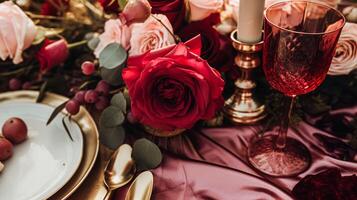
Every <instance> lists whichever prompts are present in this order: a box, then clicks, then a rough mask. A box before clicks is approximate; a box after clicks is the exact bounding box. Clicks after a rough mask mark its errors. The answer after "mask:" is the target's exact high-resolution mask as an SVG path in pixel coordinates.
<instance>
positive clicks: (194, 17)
mask: <svg viewBox="0 0 357 200" xmlns="http://www.w3.org/2000/svg"><path fill="white" fill-rule="evenodd" d="M188 3H189V6H190V21H199V20H203V19H205V18H206V17H208V16H210V15H211V14H212V13H215V12H218V10H219V9H221V8H222V6H223V0H211V1H207V0H188Z"/></svg>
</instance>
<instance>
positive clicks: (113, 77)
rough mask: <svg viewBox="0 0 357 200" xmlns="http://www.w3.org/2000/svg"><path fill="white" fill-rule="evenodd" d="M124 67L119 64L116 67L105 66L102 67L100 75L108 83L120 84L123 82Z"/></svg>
mask: <svg viewBox="0 0 357 200" xmlns="http://www.w3.org/2000/svg"><path fill="white" fill-rule="evenodd" d="M122 69H123V67H121V66H119V67H117V68H116V69H106V68H104V67H101V68H100V76H101V77H102V79H103V80H105V81H106V82H107V83H108V84H110V85H113V86H119V85H122V84H123V79H122V77H121V71H122Z"/></svg>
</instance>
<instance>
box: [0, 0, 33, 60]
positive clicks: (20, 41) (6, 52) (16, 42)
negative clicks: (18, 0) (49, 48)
mask: <svg viewBox="0 0 357 200" xmlns="http://www.w3.org/2000/svg"><path fill="white" fill-rule="evenodd" d="M35 37H36V26H35V24H34V23H33V22H32V21H31V19H30V18H29V17H27V15H26V14H25V13H24V12H23V11H22V10H21V9H20V8H19V7H18V6H17V5H15V4H14V3H12V2H11V1H5V2H3V3H1V4H0V58H1V59H2V60H6V59H7V58H10V59H12V62H13V63H14V64H18V63H20V62H22V61H23V59H22V52H23V51H24V50H25V49H27V48H28V47H30V46H31V43H32V41H33V40H34V39H35Z"/></svg>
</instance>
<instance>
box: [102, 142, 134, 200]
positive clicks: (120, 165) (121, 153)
mask: <svg viewBox="0 0 357 200" xmlns="http://www.w3.org/2000/svg"><path fill="white" fill-rule="evenodd" d="M131 152H132V148H131V146H129V145H127V144H123V145H121V146H120V147H119V149H118V150H117V151H116V152H115V153H114V154H113V156H112V158H111V159H110V161H109V163H108V165H107V166H106V167H105V169H104V183H105V185H106V186H107V188H108V190H109V191H108V192H107V194H106V195H105V197H104V199H108V198H109V196H110V194H111V192H112V191H113V190H115V189H118V188H120V187H122V186H124V185H125V184H127V183H128V182H129V181H130V180H131V179H132V178H133V176H134V174H135V171H136V168H135V164H134V160H133V159H132V158H131Z"/></svg>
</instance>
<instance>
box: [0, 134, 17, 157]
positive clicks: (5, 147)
mask: <svg viewBox="0 0 357 200" xmlns="http://www.w3.org/2000/svg"><path fill="white" fill-rule="evenodd" d="M13 148H14V146H13V145H12V144H11V142H10V141H9V140H7V139H5V138H1V137H0V161H4V160H7V159H9V158H10V157H11V156H12V153H13Z"/></svg>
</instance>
